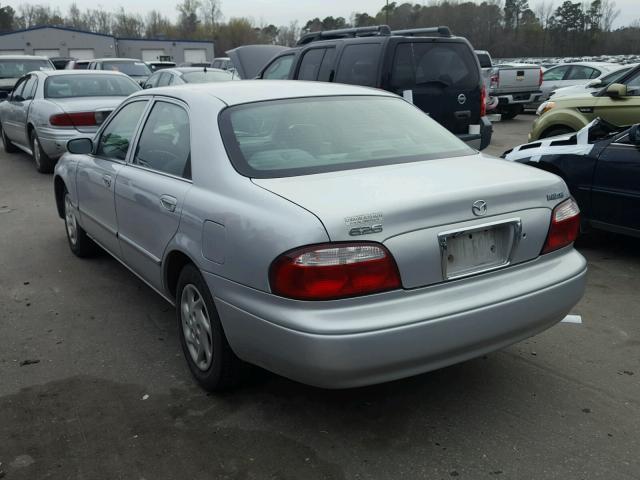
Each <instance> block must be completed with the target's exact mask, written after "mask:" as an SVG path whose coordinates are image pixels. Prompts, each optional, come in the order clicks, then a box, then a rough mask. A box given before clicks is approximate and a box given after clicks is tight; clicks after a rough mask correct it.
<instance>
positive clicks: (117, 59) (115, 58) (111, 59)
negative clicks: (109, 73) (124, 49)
mask: <svg viewBox="0 0 640 480" xmlns="http://www.w3.org/2000/svg"><path fill="white" fill-rule="evenodd" d="M91 61H92V62H108V61H116V62H122V61H125V62H140V63H144V62H143V61H142V60H140V59H139V58H124V57H105V58H94V59H93V60H91Z"/></svg>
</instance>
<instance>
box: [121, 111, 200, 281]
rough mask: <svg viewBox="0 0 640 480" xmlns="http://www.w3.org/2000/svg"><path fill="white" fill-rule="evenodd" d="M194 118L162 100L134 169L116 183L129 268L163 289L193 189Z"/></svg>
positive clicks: (140, 143) (135, 154) (129, 167)
mask: <svg viewBox="0 0 640 480" xmlns="http://www.w3.org/2000/svg"><path fill="white" fill-rule="evenodd" d="M190 142H191V140H190V125H189V114H188V111H187V108H186V106H185V105H184V104H182V103H181V102H178V101H176V100H171V99H157V100H155V102H154V104H153V105H152V107H151V109H150V110H149V114H148V116H147V119H146V120H145V122H144V126H143V127H142V130H141V133H140V136H139V139H138V141H137V144H136V146H135V149H134V151H133V154H132V156H131V160H130V162H129V163H128V165H127V166H126V167H125V168H123V169H122V170H121V171H120V173H119V174H118V178H117V181H116V196H115V202H116V213H117V217H118V238H119V240H120V249H121V251H122V256H123V258H124V260H125V262H126V263H127V265H128V266H129V267H131V268H132V269H133V270H135V271H136V272H137V273H138V274H139V275H140V276H142V278H144V279H145V280H147V281H148V282H149V283H150V284H152V285H153V286H154V287H156V288H157V289H161V288H162V275H161V270H160V268H161V262H162V257H163V255H164V251H165V248H166V246H167V245H168V243H169V242H170V241H171V239H172V238H173V236H174V235H175V233H176V231H177V230H178V225H179V223H180V214H181V212H182V204H183V201H184V197H185V194H186V193H187V191H188V190H189V188H191V143H190Z"/></svg>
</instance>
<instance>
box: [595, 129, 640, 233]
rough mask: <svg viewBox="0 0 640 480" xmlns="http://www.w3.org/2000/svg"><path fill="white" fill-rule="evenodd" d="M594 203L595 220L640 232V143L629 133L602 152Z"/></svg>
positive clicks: (597, 169)
mask: <svg viewBox="0 0 640 480" xmlns="http://www.w3.org/2000/svg"><path fill="white" fill-rule="evenodd" d="M591 203H592V205H593V220H596V221H599V222H603V223H606V224H610V225H614V226H619V227H622V228H623V229H634V230H638V231H640V146H638V145H634V144H632V143H631V142H630V141H629V137H628V136H627V135H625V136H623V137H622V138H620V139H617V140H615V141H614V142H613V143H612V144H611V145H609V146H608V147H607V148H606V149H605V150H604V151H603V152H602V154H601V155H600V158H599V159H598V164H597V165H596V171H595V175H594V179H593V191H592V202H591Z"/></svg>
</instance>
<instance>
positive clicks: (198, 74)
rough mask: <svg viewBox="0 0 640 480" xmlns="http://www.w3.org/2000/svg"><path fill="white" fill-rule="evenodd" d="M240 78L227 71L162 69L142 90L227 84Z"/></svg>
mask: <svg viewBox="0 0 640 480" xmlns="http://www.w3.org/2000/svg"><path fill="white" fill-rule="evenodd" d="M231 80H240V78H239V77H238V76H237V75H235V74H234V72H229V71H227V70H220V69H219V68H205V67H178V68H164V69H162V70H161V71H157V72H155V73H154V74H153V75H151V76H150V77H149V78H148V79H147V81H146V82H145V83H144V85H143V88H155V87H168V86H169V85H184V84H185V83H210V82H228V81H231Z"/></svg>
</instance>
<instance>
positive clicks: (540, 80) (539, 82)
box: [538, 69, 544, 86]
mask: <svg viewBox="0 0 640 480" xmlns="http://www.w3.org/2000/svg"><path fill="white" fill-rule="evenodd" d="M543 75H544V72H543V71H542V69H540V77H539V78H538V86H540V85H542V77H543Z"/></svg>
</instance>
